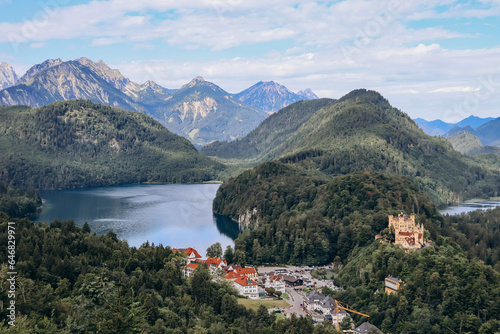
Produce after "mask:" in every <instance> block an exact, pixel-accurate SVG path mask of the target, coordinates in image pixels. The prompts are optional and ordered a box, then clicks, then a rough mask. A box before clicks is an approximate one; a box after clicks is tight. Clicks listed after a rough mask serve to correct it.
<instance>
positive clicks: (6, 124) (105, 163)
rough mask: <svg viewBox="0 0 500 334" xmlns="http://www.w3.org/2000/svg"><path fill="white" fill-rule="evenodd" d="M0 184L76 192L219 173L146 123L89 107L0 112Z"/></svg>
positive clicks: (74, 104) (185, 144) (129, 114)
mask: <svg viewBox="0 0 500 334" xmlns="http://www.w3.org/2000/svg"><path fill="white" fill-rule="evenodd" d="M0 115H1V118H2V122H1V123H0V133H1V135H0V150H1V152H2V155H1V156H0V171H1V173H0V177H1V179H2V180H3V181H6V182H8V183H12V184H13V185H19V186H24V187H27V186H35V187H37V188H42V189H54V188H79V187H88V186H103V185H111V184H122V183H138V182H201V181H207V180H210V179H214V178H215V174H216V171H217V170H219V169H220V168H221V165H219V164H217V163H215V162H213V161H211V160H210V159H208V158H206V157H204V156H203V155H201V154H200V153H199V152H198V151H197V150H196V149H195V147H194V146H193V145H192V144H191V143H189V141H188V140H186V139H185V138H182V137H179V136H177V135H174V134H172V133H171V132H170V131H168V130H167V129H165V127H163V126H162V125H161V124H160V123H158V122H157V121H155V120H153V119H151V118H150V117H148V116H146V115H144V114H142V113H138V112H133V111H126V110H121V109H117V108H112V107H109V106H103V105H100V104H94V103H92V102H89V101H66V102H56V103H54V104H50V105H47V106H45V107H41V108H36V109H31V108H28V107H23V106H17V107H3V108H0Z"/></svg>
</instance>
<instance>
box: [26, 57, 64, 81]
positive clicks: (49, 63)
mask: <svg viewBox="0 0 500 334" xmlns="http://www.w3.org/2000/svg"><path fill="white" fill-rule="evenodd" d="M62 62H63V61H62V60H61V58H57V59H47V60H46V61H44V62H43V63H40V64H36V65H33V66H32V67H31V68H30V69H29V70H28V71H26V73H25V74H24V75H23V76H22V77H21V78H20V79H19V81H18V83H19V84H22V83H24V84H25V83H27V82H28V81H29V80H30V79H31V78H33V77H34V76H35V75H36V74H37V73H40V72H43V71H45V70H46V69H48V68H51V67H54V66H57V65H60V64H62Z"/></svg>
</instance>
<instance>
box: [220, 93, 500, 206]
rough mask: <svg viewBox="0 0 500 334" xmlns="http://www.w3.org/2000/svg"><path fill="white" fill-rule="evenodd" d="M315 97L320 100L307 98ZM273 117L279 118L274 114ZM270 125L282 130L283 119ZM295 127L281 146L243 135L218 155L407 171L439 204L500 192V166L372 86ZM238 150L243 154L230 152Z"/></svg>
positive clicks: (325, 169)
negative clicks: (458, 146)
mask: <svg viewBox="0 0 500 334" xmlns="http://www.w3.org/2000/svg"><path fill="white" fill-rule="evenodd" d="M311 102H316V101H306V102H303V103H304V104H305V105H307V104H309V103H311ZM273 120H278V118H275V119H272V118H269V121H270V122H271V121H273ZM261 126H263V125H261ZM266 126H268V128H270V129H279V128H280V127H281V124H280V123H279V122H274V123H273V124H269V123H268V124H267V125H266ZM296 126H297V130H296V131H294V132H291V133H289V134H286V135H282V136H281V137H282V138H280V140H279V143H277V145H275V146H273V147H266V148H265V150H264V151H256V150H255V149H254V147H259V146H260V145H262V146H265V145H264V144H263V143H264V142H271V141H272V139H270V138H266V137H262V138H258V139H257V141H256V142H251V141H250V140H247V139H246V138H242V139H241V141H240V142H249V144H248V145H244V146H242V147H238V149H236V147H237V145H238V144H239V143H236V142H234V143H229V144H227V145H225V146H224V151H222V152H217V156H219V157H222V156H223V157H225V158H231V157H233V156H234V157H237V156H242V154H244V155H243V156H245V157H249V158H252V159H255V160H256V161H261V162H264V161H269V160H271V159H276V158H279V159H280V160H281V161H283V162H286V163H290V164H295V165H299V166H301V167H302V168H303V169H304V170H307V171H315V172H320V173H323V174H324V175H326V176H328V177H333V176H336V175H341V174H347V173H351V172H356V171H365V170H367V171H384V172H391V173H397V174H402V175H406V176H408V177H409V178H410V179H411V180H412V181H413V182H415V183H416V184H418V186H419V187H420V188H421V189H423V190H424V191H425V192H426V193H427V194H428V195H429V196H430V197H431V198H432V199H433V200H434V201H435V202H436V203H438V204H445V203H451V202H454V201H456V200H461V199H463V198H464V197H472V196H479V197H483V196H487V195H489V196H496V194H497V193H498V191H496V190H494V189H498V188H495V187H497V186H500V174H499V168H498V166H492V165H486V164H485V165H480V164H479V163H478V162H476V161H475V160H472V159H471V158H468V157H466V156H463V155H461V154H460V153H458V152H456V151H454V150H453V147H452V146H451V144H450V143H449V142H448V141H447V140H445V139H444V138H439V137H430V136H428V135H426V134H425V133H423V132H422V131H421V130H420V129H419V128H418V126H417V125H416V124H415V122H414V121H412V120H411V119H410V118H409V117H408V115H406V114H404V113H402V112H401V111H399V110H397V109H395V108H393V107H391V106H390V104H389V102H388V101H387V100H386V99H384V98H383V97H382V96H381V95H380V94H378V93H376V92H373V91H366V90H356V91H353V92H351V93H349V94H347V95H346V96H344V97H343V98H341V99H340V100H338V101H336V102H334V103H332V104H329V105H327V106H325V107H323V108H320V109H319V110H317V111H316V112H315V113H314V115H312V116H311V117H309V119H308V120H307V121H306V122H305V123H303V124H297V125H296ZM258 131H259V128H257V129H256V130H255V132H258ZM274 135H275V134H274V133H273V134H271V136H274ZM276 136H280V135H279V134H276ZM250 143H251V145H250ZM235 151H239V152H240V153H238V154H239V155H231V153H232V152H235ZM242 151H243V152H244V153H241V152H242ZM223 152H226V153H227V154H225V155H223ZM488 183H489V185H487V184H488ZM490 186H491V187H490Z"/></svg>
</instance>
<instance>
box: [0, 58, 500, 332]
mask: <svg viewBox="0 0 500 334" xmlns="http://www.w3.org/2000/svg"><path fill="white" fill-rule="evenodd" d="M3 68H7V67H6V66H5V65H3ZM61 71H63V72H64V71H66V73H70V74H69V75H68V77H67V79H68V80H69V81H71V82H73V84H71V85H69V86H68V85H63V86H64V89H62V90H61V88H62V86H61V87H59V88H57V89H55V90H51V89H52V88H54V87H56V86H58V84H56V81H57V82H59V81H60V78H61V77H60V76H61V75H62V74H61V73H62V72H61ZM4 78H5V79H4V81H7V78H9V80H10V84H14V86H11V87H10V88H6V89H4V90H2V91H0V96H3V100H2V101H3V102H4V104H14V105H12V106H10V105H8V106H2V107H0V115H1V116H2V123H1V124H0V148H1V150H2V155H1V156H0V177H1V183H0V210H2V211H3V212H4V213H0V222H1V223H0V228H1V229H0V239H6V238H8V231H7V230H8V226H9V224H11V225H12V224H16V226H18V228H19V231H20V232H19V233H21V234H22V236H23V237H22V238H21V241H20V244H19V248H18V249H19V255H18V256H19V258H21V259H22V260H20V261H19V262H18V268H19V271H20V272H21V273H22V277H21V278H19V281H20V282H21V283H20V284H21V285H20V286H21V287H23V288H24V286H37V288H36V289H34V290H30V291H29V292H26V291H25V294H27V296H28V297H27V298H26V299H24V298H23V300H22V301H21V302H19V303H18V309H19V310H21V312H22V313H21V315H20V316H19V317H18V318H17V321H18V325H19V326H20V327H19V328H21V329H20V330H21V332H26V330H28V329H27V328H30V323H29V320H28V318H26V317H24V316H23V315H22V314H29V316H30V319H35V321H36V323H37V326H38V325H39V326H45V327H44V328H47V332H54V331H59V330H63V329H65V330H66V329H67V330H68V331H69V332H71V331H74V330H76V328H77V327H78V326H81V325H82V324H83V326H84V327H85V328H86V329H87V330H98V329H99V328H107V329H106V331H107V332H112V331H113V328H123V329H126V330H128V331H132V332H133V331H135V330H136V329H137V328H148V330H150V331H152V332H155V331H156V332H162V331H164V330H165V329H171V330H174V329H175V330H178V331H185V330H186V329H188V328H189V329H190V330H191V329H193V328H196V327H197V326H198V327H200V326H201V325H200V324H202V325H203V326H204V328H216V327H217V328H224V329H221V331H220V332H221V333H224V332H227V331H234V330H235V329H236V328H239V327H240V322H242V321H243V322H247V323H249V322H253V325H248V326H249V327H248V328H250V329H248V331H247V332H250V333H253V332H258V331H260V330H269V331H270V332H277V333H281V332H282V333H285V332H286V330H282V326H284V327H285V328H288V327H289V326H296V327H297V328H301V330H300V332H302V333H313V332H314V333H338V332H337V331H336V326H337V324H338V323H339V322H340V321H339V322H335V321H333V320H332V321H330V320H328V321H325V322H324V323H323V324H322V325H315V324H314V322H313V320H314V321H321V322H323V321H324V318H325V316H324V314H322V313H320V312H317V310H316V309H314V308H311V306H309V308H307V307H306V306H305V301H306V300H309V299H308V298H312V297H313V295H314V294H315V293H319V291H317V292H315V291H312V292H311V291H307V292H303V293H296V292H295V290H294V287H295V285H293V284H295V283H293V282H295V280H296V278H294V277H292V276H290V277H288V276H287V278H286V279H287V283H286V284H288V285H289V286H288V288H287V289H288V290H287V291H288V292H289V295H288V294H287V297H288V298H290V296H292V297H293V298H297V299H298V300H297V301H295V302H294V303H293V304H294V307H292V308H290V309H289V310H288V311H287V314H288V316H289V318H286V317H285V318H283V316H282V315H275V314H274V313H271V314H269V313H268V310H266V307H265V306H261V307H259V306H258V305H260V304H263V305H268V306H269V305H281V306H280V307H283V305H284V304H283V303H279V304H276V303H269V302H263V303H257V304H256V303H254V302H251V300H250V299H254V297H255V294H254V293H249V292H248V291H247V288H246V287H245V286H246V285H245V284H243V287H240V286H239V285H238V284H239V283H237V282H236V281H238V280H243V281H245V282H246V284H247V285H249V286H254V285H258V283H256V282H254V281H253V279H249V278H245V277H246V276H242V278H241V277H239V276H235V277H234V278H233V279H234V282H233V281H232V279H231V278H230V277H228V276H227V275H229V276H230V275H231V273H233V274H232V275H236V274H234V272H235V271H234V268H236V271H238V270H243V271H245V270H247V271H248V270H251V269H249V268H253V267H254V266H258V265H272V266H284V265H286V266H297V267H300V266H320V265H325V266H328V268H332V273H331V276H330V279H329V280H327V281H325V282H323V283H325V284H324V285H325V287H323V285H322V289H321V290H320V291H321V294H322V295H321V296H322V298H325V300H327V299H328V298H331V300H340V301H342V302H343V303H349V305H351V306H352V309H355V310H360V311H363V312H366V313H367V314H369V315H370V324H372V325H373V326H376V328H379V329H381V330H383V331H384V332H386V333H400V332H416V331H418V330H419V329H422V328H424V329H425V332H426V333H441V332H443V330H445V329H446V328H451V329H452V330H453V331H460V330H461V328H465V329H466V330H467V331H468V332H475V331H476V330H478V329H479V332H481V333H489V332H491V331H490V329H492V330H496V329H495V328H498V326H500V323H498V321H497V320H496V318H495V316H496V314H498V312H497V311H500V310H499V309H498V308H499V307H500V305H498V302H497V301H498V299H499V298H500V297H499V291H500V290H499V286H500V274H499V266H500V258H499V257H498V251H499V249H500V244H499V243H498V240H500V239H499V236H498V233H499V231H500V230H499V227H498V210H499V209H498V208H496V209H490V210H486V211H483V212H481V211H472V212H468V213H466V214H465V213H464V214H461V215H452V216H450V215H446V214H442V213H441V212H440V211H439V209H438V208H440V207H444V206H447V205H450V204H454V203H458V202H462V201H464V200H467V199H472V198H483V199H487V198H490V197H498V196H499V189H500V161H499V157H498V155H497V154H496V148H497V147H496V146H495V145H496V144H497V143H496V141H495V140H496V139H495V137H494V136H495V134H496V132H495V131H494V130H491V129H495V126H496V120H495V119H493V120H486V119H479V120H478V119H477V118H469V119H468V120H464V122H466V123H467V122H468V123H467V124H465V123H462V124H461V125H462V126H464V127H463V128H458V125H457V126H456V128H452V130H448V131H447V132H448V133H447V134H443V136H444V137H441V136H430V135H428V134H426V133H425V132H424V131H423V130H422V129H421V128H420V127H419V125H417V123H416V122H415V121H413V120H412V119H411V118H410V117H409V116H408V115H407V114H405V113H404V112H402V111H400V110H398V109H396V108H394V107H393V106H392V105H391V104H390V103H389V101H388V100H387V99H386V98H384V97H383V96H382V95H381V94H379V93H378V92H375V91H372V90H365V89H357V90H354V91H351V92H350V93H348V94H346V95H345V96H342V97H340V98H339V99H328V98H317V96H315V95H314V93H312V92H302V93H301V94H302V95H300V94H296V93H293V94H292V93H291V92H289V91H287V90H286V88H285V87H284V86H281V85H279V84H276V83H274V82H270V83H269V82H268V83H266V82H259V83H258V84H257V85H255V86H253V87H251V89H249V90H246V91H245V92H242V94H235V95H232V94H229V93H227V92H226V91H224V90H222V89H221V88H220V87H219V86H217V85H215V84H213V83H211V82H207V81H205V80H204V79H203V78H201V77H197V78H195V79H193V80H192V81H191V82H189V83H188V84H186V85H184V86H183V87H181V88H180V89H177V90H168V89H164V88H163V87H161V86H159V85H157V84H156V83H154V82H152V81H148V82H146V83H145V84H143V85H137V84H134V83H133V82H131V81H130V80H128V79H126V78H124V77H123V76H122V75H121V74H120V73H119V72H118V71H116V70H111V69H110V68H109V67H107V65H105V64H104V63H103V62H98V63H94V62H92V61H90V60H88V59H86V58H81V59H78V60H76V61H70V62H63V61H61V60H60V59H59V60H57V59H56V60H53V61H48V62H46V63H43V64H40V65H38V66H35V67H33V68H32V69H30V70H29V71H28V72H27V73H26V74H25V75H24V76H23V77H21V78H17V76H16V77H15V76H14V75H13V74H12V73H11V74H10V75H7V74H6V75H4ZM57 78H59V79H57ZM70 79H71V80H70ZM83 79H85V80H87V79H88V80H89V82H91V83H92V84H89V85H90V86H92V87H94V88H95V87H99V88H98V89H97V90H94V91H92V92H91V93H89V91H88V89H87V88H85V89H83V88H82V87H84V86H81V87H80V83H78V82H79V80H83ZM46 80H48V82H51V84H50V85H49V86H51V87H52V88H51V89H47V90H45V89H46V88H48V87H49V86H45V87H44V88H42V85H41V82H45V83H46V82H47V81H46ZM75 80H76V81H75ZM90 86H89V87H90ZM77 87H80V88H82V89H77V90H75V88H77ZM104 88H105V89H104ZM49 92H50V93H49ZM78 92H80V93H78ZM83 92H86V93H83ZM87 93H89V94H87ZM2 94H3V95H2ZM16 94H17V95H16ZM37 94H40V95H37ZM304 95H306V96H304ZM23 96H24V97H28V99H25V100H23V99H22V97H23ZM37 96H38V97H40V99H38V100H35V98H37ZM96 96H100V97H101V98H102V99H100V98H98V99H96ZM306 97H307V98H310V99H306ZM14 98H15V99H17V100H18V101H22V102H23V103H24V102H25V103H26V104H30V105H34V106H33V107H30V106H21V105H17V103H14V102H13V101H14ZM75 98H81V99H80V100H75ZM59 100H62V101H59ZM6 101H7V102H6ZM259 101H260V102H259ZM257 102H258V103H257ZM37 103H40V105H36V104H37ZM259 103H260V104H259ZM108 104H112V105H115V106H109V105H108ZM243 120H246V121H247V122H243ZM241 123H244V126H241ZM469 123H470V124H469ZM471 124H472V125H474V126H476V129H473V128H472V125H471ZM453 129H455V130H453ZM470 129H473V130H470ZM454 131H455V132H454ZM479 136H482V137H481V138H480V137H479ZM485 138H488V139H487V140H486V139H485ZM484 142H487V143H488V145H485V144H484ZM221 181H222V184H221V185H220V186H219V185H217V184H202V183H207V182H208V183H214V182H217V183H218V182H221ZM109 186H111V187H109ZM95 187H99V188H95ZM81 188H83V189H81ZM68 189H79V190H68ZM189 189H195V190H189ZM196 189H197V190H196ZM207 189H208V190H207ZM39 190H41V191H40V192H39ZM39 194H41V197H40V195H39ZM83 198H86V199H85V200H84V199H83ZM42 199H43V200H44V202H43V206H42V208H41V209H40V206H41V205H42ZM51 210H55V211H54V212H52V213H51ZM400 213H404V214H408V215H410V214H411V215H414V216H415V219H416V221H417V223H418V224H420V225H419V226H422V229H425V231H424V230H422V231H424V232H422V238H425V240H426V243H425V247H422V248H419V249H417V250H408V249H406V250H405V249H403V248H402V247H401V246H400V245H397V244H393V243H392V241H393V239H394V231H393V230H391V228H390V227H389V226H388V224H387V221H388V215H399V214H400ZM28 215H29V216H31V217H32V219H34V220H35V221H36V223H32V222H31V221H29V220H27V219H26V218H24V217H26V216H28ZM402 217H403V216H402ZM16 233H17V232H16ZM403 233H406V232H403ZM21 234H20V235H21ZM120 239H125V240H120ZM233 240H234V241H233ZM380 240H382V241H383V242H380ZM61 242H62V243H61ZM217 242H218V243H219V246H221V245H220V244H221V243H222V244H223V245H224V247H226V251H225V252H224V254H222V251H221V252H220V254H219V253H217V254H216V255H214V258H212V257H211V256H209V255H208V254H209V252H211V251H212V250H211V249H212V247H213V245H212V244H214V243H217ZM209 245H211V246H209ZM233 245H234V248H233ZM193 246H194V247H197V248H199V250H200V251H202V250H204V248H207V247H208V248H207V260H203V261H202V260H200V259H198V261H194V262H190V261H191V260H192V259H186V256H185V255H181V254H178V253H179V252H182V251H179V252H178V251H176V249H177V248H176V247H193ZM221 248H222V246H221ZM187 249H191V248H187ZM177 250H178V249H177ZM182 250H184V248H182ZM42 253H43V254H45V255H44V257H43V258H42V257H41V256H39V254H42ZM61 254H63V255H64V256H63V255H61ZM2 256H4V255H3V254H2ZM222 257H224V259H225V260H226V264H227V265H225V266H223V268H222V267H221V268H212V267H213V266H212V262H214V261H215V262H217V263H223V260H222ZM210 258H212V260H210ZM214 259H215V260H214ZM6 261H7V259H6V258H4V257H2V262H6ZM186 261H187V262H186ZM205 261H206V263H207V264H206V267H205V264H201V263H205ZM210 261H212V262H210ZM215 262H214V263H215ZM103 266H104V267H105V269H103ZM238 267H242V268H240V269H238ZM194 268H196V269H194ZM231 268H233V269H231ZM5 273H6V271H5V270H3V271H2V272H1V273H0V275H3V276H2V278H3V279H4V281H5V279H6V276H5ZM238 275H240V274H238ZM292 275H295V274H292ZM4 276H5V277H4ZM393 276H394V277H398V279H401V280H402V281H404V284H405V287H404V289H402V290H401V291H399V292H398V293H396V294H389V293H386V292H384V293H380V291H384V286H385V285H384V284H386V283H384V281H385V280H386V278H387V277H393ZM238 277H239V278H238ZM445 278H446V281H447V282H448V283H446V284H444V283H441V282H442V281H443V280H444V279H445ZM283 279H284V278H283ZM104 280H105V281H106V282H107V283H105V284H104V283H102V284H101V283H99V282H100V281H101V282H102V281H104ZM297 280H298V279H297ZM243 281H242V282H243ZM249 282H250V283H249ZM252 282H253V283H252ZM259 282H260V285H262V286H264V284H266V283H264V280H261V281H259ZM318 282H319V281H318ZM460 282H466V283H464V284H461V283H460ZM39 286H40V288H38V287H39ZM43 286H45V287H43ZM115 287H120V290H118V291H121V287H123V289H124V290H123V293H122V292H120V293H118V295H117V294H116V291H117V290H116V289H115ZM331 287H335V289H333V290H332V288H331ZM310 288H311V287H306V289H310ZM261 289H263V288H261ZM23 291H24V290H23ZM92 291H94V292H92ZM96 291H98V295H97V296H95V295H94V293H95V292H96ZM135 291H141V292H140V293H139V294H135ZM268 293H269V292H268ZM311 293H312V295H311ZM46 295H53V296H54V297H53V298H52V299H51V300H50V301H47V300H45V299H44V298H46V297H45V296H46ZM468 295H474V296H479V297H478V298H479V299H477V300H476V302H470V299H469V298H468V297H466V296H468ZM242 296H243V297H245V298H250V299H244V300H243V301H242V300H241V299H240V300H238V299H237V297H240V298H241V297H242ZM267 298H268V299H269V298H270V297H269V296H267ZM278 298H279V294H278ZM110 299H112V300H115V301H116V302H117V303H118V301H119V304H120V305H121V306H120V307H121V308H120V314H123V315H124V317H126V318H124V319H122V318H121V316H120V317H119V318H117V317H116V315H115V314H116V313H115V310H114V309H113V308H112V307H111V308H110V307H109V306H107V304H106V303H108V302H107V301H109V300H110ZM160 300H161V302H160ZM302 300H303V301H304V302H303V303H300V301H302ZM300 304H302V305H300ZM242 305H247V306H248V307H249V308H250V309H252V308H253V309H254V310H249V309H248V308H246V307H245V306H242ZM485 305H488V306H485ZM444 306H446V307H444ZM207 307H209V309H208V311H207V310H206V308H207ZM53 310H58V312H59V313H57V314H55V313H54V311H53ZM255 310H256V311H255ZM325 310H326V309H325ZM150 312H151V313H150ZM186 312H187V313H189V314H191V315H195V318H197V319H203V320H193V319H194V318H193V317H184V316H183V314H187V313H186ZM325 312H330V313H331V310H326V311H325ZM330 313H327V315H329V316H333V315H332V314H330ZM300 315H303V317H300ZM463 316H467V317H468V319H469V322H468V323H467V324H465V325H461V324H460V323H458V322H456V321H452V320H450V319H455V318H457V317H458V318H459V317H463ZM92 318H99V319H102V320H101V321H100V322H98V323H96V322H94V321H92V320H91V319H92ZM127 319H128V320H127ZM326 319H329V318H328V317H326ZM346 319H347V320H346V321H345V322H344V321H343V322H342V328H343V329H345V328H347V327H349V326H351V325H350V324H351V321H352V325H353V326H354V325H356V326H359V325H361V323H362V322H363V318H361V317H359V316H356V315H355V314H354V313H352V314H350V316H347V317H346ZM415 319H420V321H421V324H420V325H415ZM332 322H333V324H332ZM137 326H139V327H137ZM339 326H340V323H339ZM96 328H97V329H96ZM491 333H494V332H491Z"/></svg>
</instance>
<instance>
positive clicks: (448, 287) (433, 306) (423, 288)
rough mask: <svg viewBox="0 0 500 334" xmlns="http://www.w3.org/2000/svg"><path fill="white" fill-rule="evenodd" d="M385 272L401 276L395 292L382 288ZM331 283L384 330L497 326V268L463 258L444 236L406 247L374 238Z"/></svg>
mask: <svg viewBox="0 0 500 334" xmlns="http://www.w3.org/2000/svg"><path fill="white" fill-rule="evenodd" d="M387 275H392V276H394V277H397V278H399V279H402V280H403V281H404V283H405V286H404V288H403V289H402V290H400V291H399V292H398V293H397V294H392V295H387V294H386V293H384V292H383V291H384V279H385V277H386V276H387ZM335 283H336V284H338V285H340V286H341V287H343V288H344V289H345V290H344V291H342V292H340V293H339V292H337V293H335V294H334V295H335V297H337V298H339V300H342V301H344V302H345V303H347V304H349V305H351V306H352V307H353V308H354V309H356V310H363V312H364V313H367V314H369V315H370V318H369V321H370V323H372V324H374V325H376V326H377V327H378V328H380V329H381V330H382V331H384V332H385V333H422V334H424V333H425V334H434V333H435V334H442V333H464V334H465V333H480V334H495V333H498V332H500V319H499V317H498V315H499V314H500V274H499V272H498V271H495V270H494V269H493V268H492V267H491V266H487V265H485V264H484V263H483V262H482V261H480V260H468V259H467V258H466V257H465V256H464V255H463V253H462V251H461V250H460V248H459V247H458V245H457V244H456V243H454V242H453V241H451V240H449V239H448V238H442V237H440V238H439V239H438V240H437V243H436V245H435V246H431V247H427V248H425V249H424V250H422V251H414V252H410V253H405V252H404V250H403V249H402V248H400V247H397V246H393V245H390V244H381V243H375V242H374V243H372V244H371V245H370V246H368V247H363V248H361V247H360V248H357V249H356V250H355V252H353V254H352V255H351V257H350V258H349V261H348V262H347V265H346V266H345V267H344V268H343V269H342V270H341V271H340V274H339V276H338V278H337V279H336V280H335Z"/></svg>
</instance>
